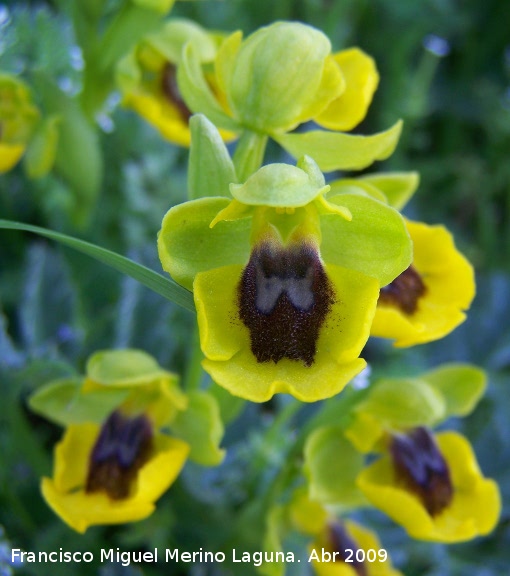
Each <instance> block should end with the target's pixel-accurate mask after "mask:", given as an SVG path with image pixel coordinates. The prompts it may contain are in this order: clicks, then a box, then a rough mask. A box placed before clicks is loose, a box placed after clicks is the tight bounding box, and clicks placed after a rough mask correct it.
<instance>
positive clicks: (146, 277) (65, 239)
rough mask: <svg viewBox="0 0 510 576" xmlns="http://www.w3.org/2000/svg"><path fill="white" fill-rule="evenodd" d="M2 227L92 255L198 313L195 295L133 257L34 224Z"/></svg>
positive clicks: (1, 222)
mask: <svg viewBox="0 0 510 576" xmlns="http://www.w3.org/2000/svg"><path fill="white" fill-rule="evenodd" d="M1 228H3V229H8V230H24V231H25V232H32V233H34V234H39V235H40V236H45V237H46V238H51V239H52V240H56V241H57V242H60V243H61V244H65V245H66V246H70V247H71V248H74V249H75V250H78V251H79V252H82V253H83V254H87V255H88V256H92V258H95V259H96V260H98V261H99V262H102V263H103V264H106V265H108V266H110V267H111V268H114V269H115V270H117V271H118V272H121V273H122V274H126V275H127V276H131V277H132V278H134V279H135V280H138V282H141V283H142V284H143V285H144V286H147V288H149V289H150V290H153V291H154V292H156V293H158V294H160V295H161V296H163V297H164V298H167V299H168V300H171V301H172V302H175V303H176V304H178V305H179V306H182V307H183V308H186V309H187V310H191V311H192V312H194V311H195V306H194V303H193V296H192V294H191V292H188V290H186V289H185V288H183V287H182V286H179V285H178V284H176V283H175V282H174V281H173V280H171V279H170V278H165V277H164V276H162V275H161V274H158V273H157V272H154V270H150V269H149V268H147V267H145V266H142V265H141V264H137V263H136V262H133V261H132V260H130V259H129V258H126V257H125V256H121V255H120V254H116V253H115V252H112V251H111V250H106V248H101V247H100V246H96V245H94V244H91V243H90V242H85V241H83V240H79V239H78V238H73V237H71V236H66V235H65V234H60V233H59V232H53V231H52V230H47V229H45V228H40V227H39V226H31V225H30V224H22V223H20V222H11V221H9V220H0V229H1Z"/></svg>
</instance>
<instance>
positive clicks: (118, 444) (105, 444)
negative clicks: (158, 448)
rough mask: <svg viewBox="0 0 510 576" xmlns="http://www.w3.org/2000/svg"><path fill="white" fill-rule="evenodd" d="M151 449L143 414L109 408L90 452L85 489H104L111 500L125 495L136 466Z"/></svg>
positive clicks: (146, 423) (147, 455)
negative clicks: (134, 415) (127, 415)
mask: <svg viewBox="0 0 510 576" xmlns="http://www.w3.org/2000/svg"><path fill="white" fill-rule="evenodd" d="M151 450H152V430H151V425H150V423H149V421H148V420H147V418H146V417H145V416H138V417H136V418H128V417H126V416H123V415H122V414H120V413H119V412H113V413H112V414H111V415H110V416H109V418H108V419H107V420H106V422H105V423H104V424H103V426H102V428H101V431H100V433H99V436H98V438H97V440H96V443H95V445H94V448H93V450H92V453H91V455H90V462H89V472H88V476H87V484H86V488H85V491H86V492H89V493H90V492H98V491H101V490H103V491H105V492H106V493H107V494H108V496H110V498H112V499H113V500H120V499H122V498H127V497H128V496H129V491H130V487H131V483H132V481H133V480H134V478H135V477H136V474H137V473H138V470H140V468H141V467H142V466H143V465H144V464H145V462H147V460H148V459H149V455H150V452H151Z"/></svg>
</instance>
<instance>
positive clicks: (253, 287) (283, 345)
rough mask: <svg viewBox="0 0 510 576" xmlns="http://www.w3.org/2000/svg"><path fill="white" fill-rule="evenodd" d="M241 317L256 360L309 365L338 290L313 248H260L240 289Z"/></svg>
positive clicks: (265, 245) (304, 245) (273, 244)
mask: <svg viewBox="0 0 510 576" xmlns="http://www.w3.org/2000/svg"><path fill="white" fill-rule="evenodd" d="M238 295H239V316H240V318H241V320H242V322H243V323H244V325H245V326H246V327H247V328H248V329H249V331H250V341H251V351H252V352H253V355H254V356H255V358H256V359H257V362H270V361H273V362H275V363H277V362H279V361H280V360H281V359H282V358H288V359H289V360H298V361H301V362H303V364H304V365H305V366H311V365H312V364H313V362H314V360H315V354H316V351H317V340H318V338H319V331H320V328H321V326H322V325H323V323H324V321H325V319H326V316H327V314H328V312H329V311H330V309H331V305H332V304H333V302H334V292H333V288H332V286H331V282H330V281H329V279H328V277H327V275H326V272H325V270H324V268H323V266H322V263H321V261H320V258H319V254H318V252H317V250H316V249H315V247H314V246H313V245H311V244H307V243H302V244H297V243H294V244H290V245H289V246H282V245H280V244H278V243H277V242H275V241H264V242H262V243H261V244H260V245H259V246H257V247H256V248H255V249H254V250H253V252H252V254H251V257H250V260H249V262H248V264H247V266H246V268H245V269H244V271H243V274H242V277H241V281H240V283H239V287H238Z"/></svg>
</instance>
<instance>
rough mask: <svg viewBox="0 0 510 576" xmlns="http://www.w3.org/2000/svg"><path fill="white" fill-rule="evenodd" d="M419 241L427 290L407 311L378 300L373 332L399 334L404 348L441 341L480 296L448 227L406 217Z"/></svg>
mask: <svg viewBox="0 0 510 576" xmlns="http://www.w3.org/2000/svg"><path fill="white" fill-rule="evenodd" d="M406 226H407V229H408V231H409V234H410V236H411V239H412V241H413V245H414V256H413V264H412V265H413V267H414V268H415V270H416V271H417V272H418V274H419V275H420V276H421V279H422V281H423V283H424V285H425V288H426V292H425V294H423V296H421V297H419V299H418V307H417V309H416V311H415V312H414V313H412V314H407V313H405V312H403V311H402V310H400V309H399V308H398V307H397V306H394V305H392V304H386V303H384V304H383V303H379V304H378V305H377V310H376V313H375V317H374V322H373V324H372V329H371V335H372V336H378V337H381V338H392V339H395V342H394V346H396V347H398V348H403V347H407V346H414V345H415V344H423V343H425V342H431V341H433V340H438V339H439V338H443V337H444V336H446V335H447V334H449V333H450V332H451V331H452V330H454V329H455V328H456V327H457V326H458V325H459V324H461V323H462V322H464V320H465V319H466V314H465V313H464V311H465V310H467V309H468V308H469V306H470V305H471V302H472V300H473V298H474V296H475V279H474V271H473V267H472V266H471V264H470V263H469V262H468V260H467V259H466V258H465V257H464V256H463V255H462V254H461V253H460V252H459V251H458V250H457V248H456V247H455V243H454V240H453V237H452V235H451V234H450V233H449V232H448V230H446V228H444V226H429V225H427V224H423V223H421V222H412V221H410V220H406Z"/></svg>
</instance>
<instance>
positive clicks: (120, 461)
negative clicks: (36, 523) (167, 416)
mask: <svg viewBox="0 0 510 576" xmlns="http://www.w3.org/2000/svg"><path fill="white" fill-rule="evenodd" d="M188 452H189V446H188V444H186V443H185V442H183V441H182V440H178V439H176V438H171V437H169V436H166V435H164V434H161V433H159V432H157V431H155V430H154V429H153V426H152V424H151V422H150V420H149V419H148V418H147V417H146V416H145V415H139V416H135V417H129V416H124V415H123V414H122V413H121V412H119V411H115V412H113V413H112V414H111V415H110V416H109V417H108V418H107V419H106V421H105V422H104V423H103V425H102V426H99V425H97V424H92V423H84V424H75V425H71V426H69V427H68V428H67V429H66V432H65V434H64V437H63V439H62V441H61V442H60V443H59V444H57V446H56V448H55V464H54V473H53V478H43V480H42V484H41V489H42V494H43V496H44V498H45V500H46V502H47V503H48V504H49V506H51V508H52V509H53V510H54V511H55V512H56V513H57V514H58V515H59V516H60V517H61V518H62V520H64V522H66V523H67V524H68V525H69V526H70V527H71V528H73V529H74V530H76V531H77V532H80V533H83V532H85V530H86V529H87V528H88V527H89V526H92V525H96V524H121V523H125V522H134V521H137V520H142V519H143V518H146V517H147V516H149V515H150V514H152V512H153V511H154V509H155V504H154V503H155V501H156V500H157V499H158V498H159V497H160V496H161V495H162V494H163V493H164V492H165V491H166V490H167V489H168V488H169V487H170V485H171V484H172V483H173V482H174V480H175V479H176V478H177V476H178V474H179V472H180V471H181V469H182V467H183V465H184V463H185V461H186V458H187V456H188Z"/></svg>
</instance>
